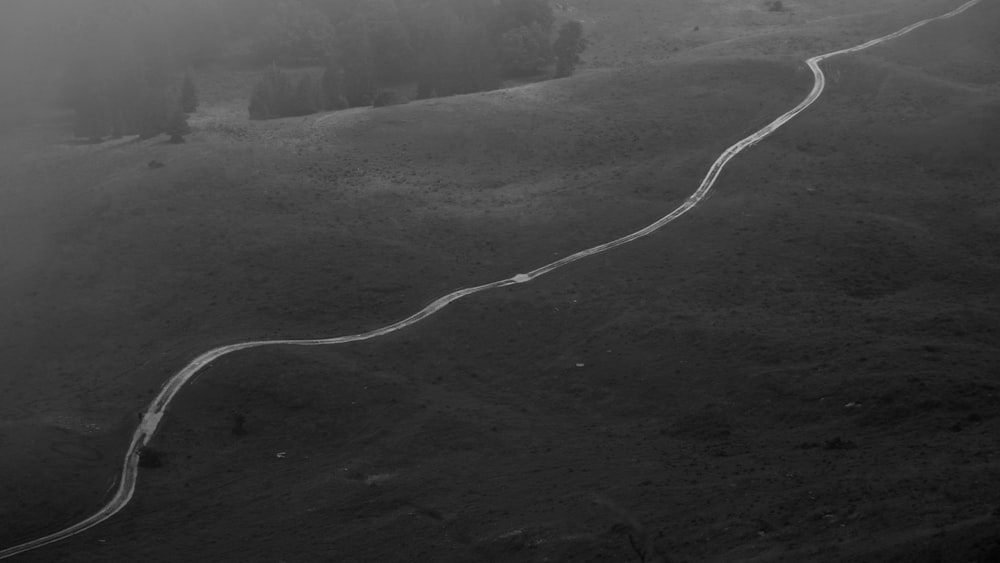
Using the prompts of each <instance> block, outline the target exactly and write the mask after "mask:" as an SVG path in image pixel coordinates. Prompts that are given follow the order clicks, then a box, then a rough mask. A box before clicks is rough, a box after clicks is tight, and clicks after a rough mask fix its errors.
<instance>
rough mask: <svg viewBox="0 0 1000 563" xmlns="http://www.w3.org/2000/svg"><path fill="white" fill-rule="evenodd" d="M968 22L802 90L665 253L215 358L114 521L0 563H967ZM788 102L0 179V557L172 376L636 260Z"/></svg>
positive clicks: (977, 525)
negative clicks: (1, 197) (328, 341)
mask: <svg viewBox="0 0 1000 563" xmlns="http://www.w3.org/2000/svg"><path fill="white" fill-rule="evenodd" d="M968 16H969V17H963V18H958V19H955V20H951V21H948V22H940V23H936V24H934V25H933V27H928V28H926V29H923V30H920V31H918V32H915V33H914V34H913V35H912V36H908V37H906V38H903V39H901V40H899V41H898V42H897V43H894V44H892V45H891V46H885V47H879V48H877V49H875V50H872V51H871V52H866V53H865V54H862V55H853V56H850V57H845V58H841V59H837V60H834V61H830V62H828V63H826V68H827V69H828V72H827V74H828V75H829V76H830V78H831V84H830V86H829V90H828V91H827V93H826V94H824V97H823V98H822V99H821V100H820V102H819V103H817V105H816V106H814V107H813V108H810V110H809V111H807V112H806V113H805V114H803V115H802V116H801V117H800V118H798V119H797V120H795V121H793V122H792V123H791V124H789V126H788V127H787V128H786V129H783V130H782V131H781V132H780V133H778V134H777V135H775V136H774V137H772V138H770V139H768V140H767V141H766V142H765V143H762V144H761V145H759V146H758V147H755V148H754V149H752V150H750V151H748V152H747V153H746V154H744V155H742V156H741V157H740V158H738V159H737V160H736V161H734V162H733V164H732V165H731V168H729V169H728V170H727V172H726V173H725V174H724V175H723V177H722V179H721V180H720V183H719V186H718V188H717V191H716V192H715V195H714V196H713V197H712V198H711V199H710V200H708V201H707V202H706V203H705V204H703V206H701V207H699V209H698V210H697V211H696V212H695V213H693V214H691V215H689V216H687V217H685V219H684V220H682V221H679V222H678V223H676V224H674V225H672V226H671V227H670V228H669V229H668V230H666V231H664V232H662V233H659V234H658V235H656V236H655V237H653V238H650V239H646V240H644V241H640V242H638V243H636V244H634V245H631V246H627V247H624V248H622V249H619V250H617V251H615V252H614V253H611V254H607V255H602V256H600V257H597V258H596V259H593V260H590V261H585V262H582V263H579V264H575V265H573V266H570V267H568V268H566V269H565V270H562V271H560V272H557V273H555V274H553V275H552V276H551V277H547V278H544V279H542V280H539V281H538V282H535V283H533V284H531V285H528V286H524V287H517V288H516V289H510V290H504V291H502V292H498V293H494V294H487V295H482V296H477V297H475V298H473V299H472V300H469V301H467V302H462V303H459V304H457V305H456V306H455V307H454V308H453V309H450V310H449V311H447V312H445V313H443V314H442V315H440V316H438V317H434V318H432V319H430V320H428V321H426V323H424V324H422V325H420V326H419V328H417V329H416V330H411V331H406V332H404V333H399V334H396V335H393V336H390V337H388V338H386V339H383V340H379V341H374V342H370V343H366V344H362V345H351V346H345V347H342V348H336V349H317V350H308V351H303V350H287V349H275V350H260V351H254V352H249V353H246V354H241V355H237V356H234V357H231V358H226V359H224V360H222V361H220V362H219V363H218V365H214V366H212V367H211V368H210V369H209V370H208V372H207V373H206V374H205V375H203V376H202V377H201V378H200V379H199V380H198V381H197V382H196V383H194V384H193V385H192V387H191V388H190V389H187V390H186V391H185V392H184V395H183V396H182V399H181V401H180V402H179V403H178V404H177V405H176V407H175V408H174V409H173V410H172V411H171V413H170V415H169V417H168V421H167V423H166V427H165V428H164V432H163V434H162V436H160V438H159V439H158V447H159V448H160V449H161V450H162V451H163V452H164V457H165V460H166V464H165V466H164V467H161V468H157V469H151V470H148V471H145V472H144V473H143V475H142V476H141V484H140V488H139V492H138V496H137V498H136V501H135V502H134V504H133V505H131V506H130V507H129V508H128V509H127V510H126V512H125V513H124V514H122V515H121V517H120V518H117V519H115V520H113V521H111V522H108V523H106V524H105V525H102V526H101V527H99V528H97V529H95V530H92V531H91V532H88V533H86V534H84V535H81V536H79V537H78V538H74V539H73V540H71V541H70V542H67V543H65V544H61V545H56V546H53V547H51V548H47V549H45V550H41V551H39V552H37V553H31V554H27V555H26V556H24V557H22V558H21V559H20V560H25V561H29V560H39V561H50V560H59V561H92V560H147V561H171V560H178V559H183V560H190V561H218V560H262V561H263V560H270V561H274V560H286V561H298V560H302V561H314V560H331V561H352V560H358V561H376V560H377V561H411V560H434V561H489V560H504V561H508V560H512V561H543V560H575V561H608V560H627V559H628V558H629V557H634V555H633V554H632V550H631V548H630V547H629V541H628V539H627V537H626V535H627V533H629V532H631V533H632V535H633V536H635V537H637V538H638V537H640V536H641V535H642V534H641V533H640V531H639V530H637V526H638V524H641V525H642V526H643V530H644V531H645V532H648V536H649V539H650V540H651V541H652V542H653V543H654V545H655V546H656V548H657V549H658V550H659V551H661V552H662V553H665V554H669V555H671V556H675V557H677V558H679V559H681V560H691V561H703V560H717V561H732V560H761V561H801V560H830V561H836V560H850V561H864V560H871V561H884V560H891V559H892V558H896V559H897V560H899V561H977V560H980V561H988V560H990V559H989V557H991V556H992V557H995V554H996V549H997V547H996V542H997V537H996V523H997V521H996V519H995V518H994V517H991V516H990V512H991V511H992V510H994V509H995V508H996V507H997V505H998V504H1000V498H998V496H997V493H996V491H995V490H993V488H992V487H991V486H990V484H991V483H995V482H996V480H997V477H998V475H997V470H998V468H997V464H996V460H995V459H994V458H995V438H994V436H995V435H996V433H997V430H998V428H997V420H998V418H997V414H998V413H1000V405H998V400H1000V399H998V397H997V393H998V386H1000V383H998V382H997V381H996V366H997V358H998V357H1000V350H998V344H997V342H998V341H1000V339H998V338H997V334H998V332H1000V310H998V305H997V303H998V299H997V289H996V288H997V287H998V282H1000V259H998V258H1000V257H998V255H997V248H1000V247H998V245H997V242H998V234H1000V233H998V232H997V225H998V222H997V218H998V209H1000V201H998V195H997V193H996V190H995V186H996V184H997V181H998V177H997V176H998V171H997V168H996V167H997V163H996V160H995V158H993V157H992V155H995V154H997V148H998V145H1000V138H998V136H997V127H996V124H997V122H998V120H1000V115H998V108H1000V91H998V84H997V82H996V80H994V79H991V78H990V76H991V75H989V74H988V73H987V71H986V70H984V71H983V72H981V73H978V72H974V71H968V72H967V73H966V74H962V73H961V72H959V71H960V70H961V69H962V68H963V64H964V63H963V61H966V60H968V59H967V58H966V56H965V54H964V53H965V52H967V51H974V52H975V53H979V52H980V51H981V50H983V49H989V48H993V47H995V45H996V43H995V41H996V39H993V36H994V35H995V34H993V30H994V29H995V28H996V25H995V24H996V22H997V20H998V17H997V16H998V8H997V7H996V6H995V4H986V5H982V6H978V7H976V8H975V9H974V11H970V12H969V14H968ZM928 41H935V42H936V43H937V45H938V48H937V49H936V50H928V49H927V48H926V45H927V42H928ZM919 53H923V56H922V57H921V56H918V54H919ZM977 56H978V55H977ZM927 57H932V58H931V59H930V60H928V58H927ZM950 57H955V60H952V59H951V58H950ZM985 58H986V57H985V56H984V57H983V59H985ZM915 60H919V61H921V62H922V63H923V64H919V65H918V64H914V61H915ZM808 86H809V76H808V73H807V72H806V71H805V70H804V69H802V68H801V65H796V64H793V62H791V61H787V60H780V61H775V60H771V61H761V60H755V59H738V60H733V59H723V60H715V61H714V62H710V63H707V62H705V61H700V60H695V59H684V60H678V61H675V62H672V63H668V64H661V65H658V66H655V67H647V68H642V69H634V70H630V71H616V72H611V71H605V72H596V73H591V74H588V75H586V76H582V77H579V78H577V79H574V80H570V81H560V82H554V83H551V84H546V85H535V86H530V87H526V88H522V89H517V90H511V91H506V92H498V93H493V94H488V95H484V96H470V97H462V98H457V99H451V100H438V101H432V102H428V103H424V104H414V105H410V106H404V107H397V108H391V109H388V110H384V111H380V112H346V113H342V114H336V115H335V116H333V117H329V118H323V119H322V120H321V121H319V122H313V121H301V122H297V123H292V122H278V123H273V124H269V125H266V126H263V127H241V126H233V127H230V128H225V127H222V126H219V125H214V126H213V127H212V129H211V130H209V131H205V132H204V133H202V134H200V135H198V136H196V137H194V139H193V141H192V142H191V143H189V144H188V145H186V146H184V147H166V146H149V145H122V146H105V147H88V148H82V149H81V148H80V147H74V148H72V149H66V151H65V153H64V156H63V157H61V158H59V159H55V160H53V159H51V158H48V157H46V158H45V159H44V160H38V161H32V160H30V159H28V160H26V163H25V164H24V165H23V166H22V167H20V168H19V169H18V170H20V172H8V171H7V169H5V174H6V176H5V178H4V184H3V185H5V186H19V187H21V188H22V190H20V191H17V192H15V191H13V190H11V191H10V192H9V195H8V196H7V197H12V198H13V197H15V196H16V197H17V198H20V199H18V200H17V201H18V202H19V203H20V204H22V207H21V209H32V210H33V212H32V213H27V212H25V213H21V214H19V216H18V217H14V216H11V217H8V218H7V219H9V220H11V221H14V222H13V223H7V224H16V225H19V227H18V229H19V230H18V231H17V233H18V240H24V241H25V244H29V243H31V244H35V245H36V246H35V248H38V249H44V250H46V251H47V252H40V253H39V252H32V253H27V252H23V253H20V254H18V253H14V252H13V251H12V250H8V249H7V248H6V247H5V252H8V254H5V255H4V259H5V262H4V264H5V268H7V269H5V276H4V278H3V279H4V283H5V284H6V285H5V287H4V293H3V295H4V298H5V299H6V301H5V302H4V303H3V306H4V309H5V310H7V311H12V313H11V314H10V315H9V316H8V318H5V319H4V323H5V324H4V325H3V326H4V342H5V343H7V344H9V349H10V350H11V351H12V352H10V353H9V358H10V360H9V361H8V362H7V364H6V366H5V370H6V372H7V373H8V374H17V376H18V377H20V378H28V377H30V378H31V380H32V381H33V382H36V383H35V384H34V385H32V386H30V387H28V386H24V385H19V384H18V382H19V381H23V380H24V379H18V378H16V377H14V376H12V375H8V376H6V377H5V378H4V379H3V382H2V383H3V385H4V388H3V391H4V392H3V394H2V397H3V399H2V400H3V401H4V402H5V409H7V408H8V405H7V403H10V404H11V405H13V404H15V402H17V403H19V404H21V405H23V406H24V413H25V414H24V416H23V417H22V418H20V419H14V420H10V421H8V422H5V423H4V426H3V428H2V431H3V432H4V436H5V440H6V442H5V446H4V447H5V452H6V451H8V450H7V446H6V444H16V445H17V449H13V448H12V451H17V452H24V453H23V454H21V455H24V456H25V457H24V458H20V459H13V458H7V457H5V458H4V463H6V464H7V465H6V466H4V468H3V471H4V479H3V480H2V481H0V482H3V484H4V485H3V486H4V487H6V488H5V490H4V491H3V494H2V495H0V498H2V499H3V500H4V502H6V503H8V504H7V505H5V506H4V507H2V508H0V512H3V513H4V514H16V515H17V518H18V521H19V522H20V527H13V526H12V527H7V528H6V529H8V530H9V533H8V535H9V536H10V537H9V538H7V540H14V539H16V538H17V537H19V536H30V535H33V534H34V533H37V531H38V530H40V529H50V528H55V527H57V526H58V522H53V521H52V519H51V514H53V513H54V512H61V513H62V514H65V515H66V518H69V517H70V516H71V513H72V512H73V511H74V510H79V511H83V510H86V504H85V502H88V501H89V502H91V503H96V502H97V501H98V499H99V496H100V491H101V490H103V489H102V487H101V485H102V479H106V478H107V476H108V472H107V470H108V468H113V467H114V465H115V464H116V463H117V460H118V453H119V452H118V451H117V450H116V449H115V447H114V445H115V443H116V442H115V440H116V436H120V432H119V431H116V430H115V429H116V428H125V429H126V430H127V429H129V428H131V424H133V423H134V421H133V420H132V419H131V417H130V416H129V414H130V413H131V412H135V411H137V410H138V409H139V408H140V407H141V405H142V404H144V402H145V401H146V400H148V397H149V396H150V393H151V390H152V389H154V388H155V386H156V384H157V382H158V381H162V379H163V378H164V377H165V376H166V375H167V374H169V373H170V371H171V369H172V368H173V369H176V367H178V366H179V364H181V363H183V361H184V360H186V359H189V358H190V357H191V356H193V355H194V354H195V353H196V352H198V351H201V350H203V349H205V348H208V347H210V346H212V345H214V344H219V343H224V342H230V341H234V340H240V339H245V338H251V337H257V336H263V335H272V334H273V335H282V336H285V335H293V336H295V335H303V336H315V335H318V334H322V335H326V334H330V335H333V334H338V333H346V332H351V331H355V330H358V329H359V328H365V327H368V326H372V325H375V324H380V323H383V322H385V321H388V320H393V319H395V318H398V317H399V316H402V315H403V314H405V313H407V312H409V311H411V310H412V309H413V308H414V303H420V302H423V301H425V300H427V299H430V298H431V297H433V296H435V295H437V294H440V293H442V292H444V291H446V290H448V289H451V288H452V287H455V286H458V285H467V284H470V283H475V282H477V281H488V280H492V279H494V278H497V277H500V276H506V275H510V274H512V273H515V272H516V271H523V270H525V269H527V268H529V267H531V266H533V265H537V264H540V263H543V262H544V261H546V260H547V259H548V258H550V257H551V256H552V255H553V254H554V253H558V254H562V253H565V252H567V251H572V250H576V249H579V248H582V247H584V246H587V245H589V244H593V243H595V242H600V241H603V240H607V239H609V238H612V237H613V236H615V235H619V234H621V233H623V232H626V231H628V230H630V229H632V228H634V227H635V226H638V225H642V224H644V223H645V222H648V221H649V220H651V219H652V218H655V217H657V216H659V215H660V214H662V213H663V211H664V210H666V209H669V208H670V207H671V204H672V203H674V202H676V201H678V200H680V199H681V198H683V197H685V196H686V195H688V193H689V192H690V191H691V190H692V189H693V186H694V185H696V184H697V180H698V178H699V177H700V176H701V174H702V173H703V172H704V169H705V167H706V166H707V165H708V163H709V162H710V161H711V160H712V158H714V156H715V155H716V154H717V153H718V152H719V151H720V150H721V149H722V148H724V147H725V146H727V145H728V144H730V143H731V142H732V141H733V140H735V139H737V138H740V137H742V136H743V135H745V134H746V133H748V132H750V131H752V130H753V129H755V128H757V127H759V126H760V125H762V124H763V123H765V122H766V121H767V120H768V118H769V117H773V116H774V115H777V114H778V113H780V112H781V111H784V110H785V109H787V108H788V107H790V106H791V105H792V104H793V103H794V102H795V101H797V100H798V99H799V98H801V97H802V96H803V95H804V92H805V90H806V89H807V87H808ZM428 124H431V125H428ZM291 125H296V126H294V127H293V126H291ZM640 149H642V150H640ZM81 150H83V151H90V154H89V155H88V156H87V157H85V158H81V157H80V155H79V152H80V151H81ZM152 158H157V159H161V160H162V161H163V162H165V163H166V164H167V166H166V168H163V169H158V170H151V169H148V168H146V164H145V163H146V161H147V160H149V159H152ZM19 174H23V175H19ZM38 178H46V180H45V181H44V182H43V183H40V182H39V181H38ZM304 178H305V179H304ZM10 194H13V195H10ZM46 198H48V199H46ZM54 201H58V202H61V205H58V206H49V205H45V204H46V203H48V202H54ZM24 202H27V203H24ZM29 204H30V205H29ZM7 208H9V207H5V209H7ZM53 208H55V209H59V212H58V214H55V212H54V211H52V209H53ZM95 218H100V219H101V220H100V221H94V219H95ZM15 220H17V221H19V222H17V221H15ZM57 221H58V223H59V224H60V225H63V227H62V228H60V229H55V230H47V229H43V228H41V227H48V226H51V225H53V224H56V222H57ZM53 231H54V232H53ZM53 252H56V253H58V254H56V255H57V256H59V260H52V261H51V262H48V263H45V264H41V265H40V264H37V263H33V262H32V260H35V259H36V257H37V256H39V255H43V256H44V255H48V254H51V253H53ZM95 256H103V257H104V258H103V260H105V262H104V264H103V265H102V266H101V267H100V268H96V267H92V269H91V270H89V271H88V270H86V268H85V267H84V266H86V265H88V264H91V263H93V260H94V257H95ZM387 265H391V266H392V267H391V268H388V267H387ZM8 272H13V273H12V274H11V275H6V274H7V273H8ZM102 343H104V344H106V346H101V344H102ZM39 358H46V359H47V361H46V362H45V363H40V361H39ZM130 366H134V367H130ZM82 371H85V373H83V374H82V375H78V374H80V372H82ZM105 374H106V375H105ZM10 408H12V407H10ZM4 412H12V411H11V410H5V411H4ZM34 412H47V413H64V414H63V415H62V416H52V417H49V418H45V419H39V418H33V417H32V414H31V413H34ZM235 413H240V414H242V415H244V416H245V418H246V429H247V434H246V435H245V436H235V435H233V434H232V432H231V431H230V429H231V427H232V426H233V422H232V420H233V416H234V414H235ZM133 416H134V415H133ZM60 432H62V433H65V436H63V435H61V434H59V433H60ZM15 440H16V441H17V442H15ZM64 442H68V444H69V445H66V444H63V445H60V446H54V445H53V444H57V443H60V444H62V443H64ZM81 444H82V445H81ZM94 452H96V453H94ZM28 456H34V458H31V457H28ZM102 459H103V460H106V461H101V460H102ZM8 460H10V461H8ZM29 460H30V463H29V462H28V461H29ZM101 464H104V465H103V466H102V465H101ZM86 468H90V469H89V470H88V469H86ZM85 470H86V471H89V472H84V471H85ZM42 471H45V472H48V473H47V474H45V473H42ZM74 473H80V475H79V476H77V477H76V479H78V480H77V481H73V480H72V479H73V478H74V477H73V474H74ZM40 474H41V475H43V476H45V478H46V483H45V485H46V486H45V488H44V489H43V488H42V487H41V482H40V480H39V475H40ZM71 491H85V492H83V493H77V494H79V495H81V497H86V495H87V494H90V497H87V498H81V497H70V496H67V495H68V494H69V492H71ZM86 491H93V493H86ZM20 503H23V504H20ZM11 518H13V517H11ZM4 543H5V544H6V543H8V541H4ZM640 543H642V542H641V540H640ZM991 554H992V555H991Z"/></svg>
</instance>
